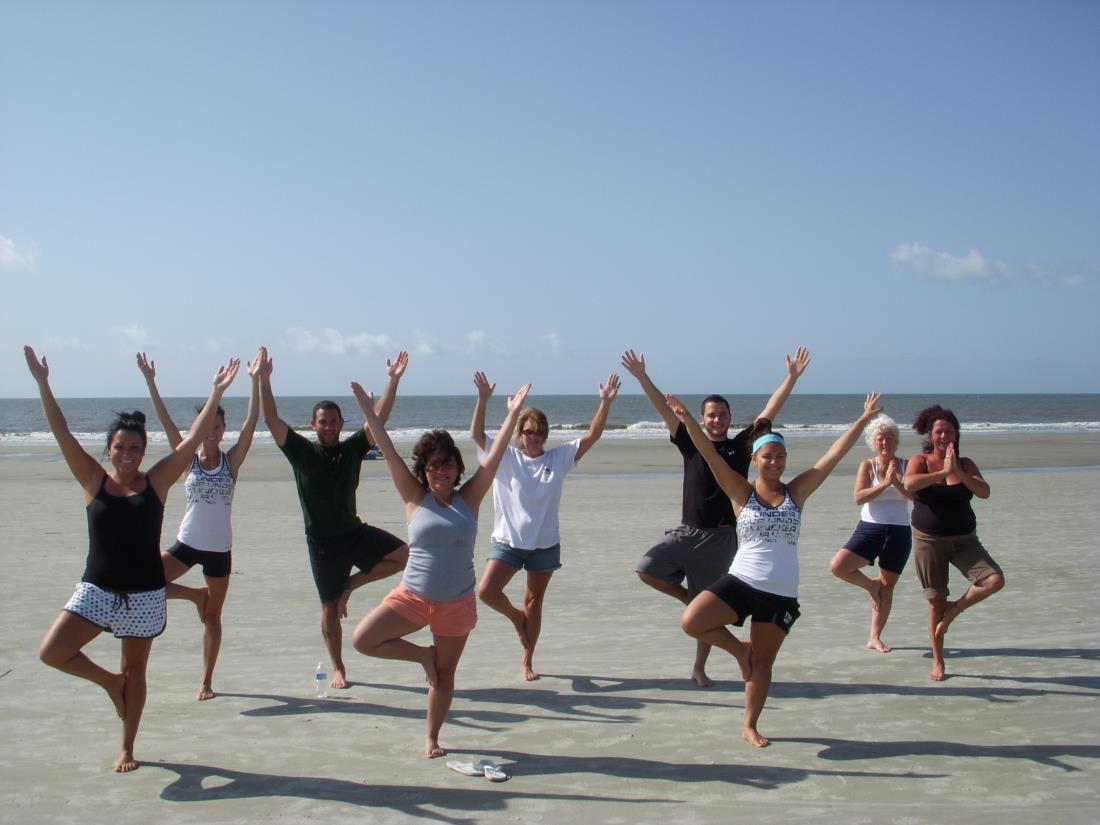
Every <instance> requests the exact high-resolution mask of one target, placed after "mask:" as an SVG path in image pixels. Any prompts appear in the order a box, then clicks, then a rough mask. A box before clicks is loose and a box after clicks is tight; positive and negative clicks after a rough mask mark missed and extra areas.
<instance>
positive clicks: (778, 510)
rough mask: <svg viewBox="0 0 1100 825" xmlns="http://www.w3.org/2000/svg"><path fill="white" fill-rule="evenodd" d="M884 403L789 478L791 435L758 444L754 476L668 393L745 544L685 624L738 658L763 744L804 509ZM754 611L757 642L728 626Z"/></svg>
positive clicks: (791, 609) (751, 734) (749, 717)
mask: <svg viewBox="0 0 1100 825" xmlns="http://www.w3.org/2000/svg"><path fill="white" fill-rule="evenodd" d="M878 401H879V394H878V393H871V394H870V395H868V396H867V400H866V401H865V402H864V404H863V414H862V415H860V417H859V418H857V419H856V420H855V422H854V423H853V424H852V426H851V427H849V428H848V431H847V432H846V433H844V435H842V436H841V437H840V438H838V439H837V440H836V441H835V442H833V445H832V446H831V447H830V448H829V450H828V452H826V453H825V455H823V456H822V457H821V458H820V459H818V460H817V463H815V464H814V465H813V466H812V467H811V468H810V469H808V470H806V471H805V472H803V473H800V474H799V475H797V476H795V478H794V479H793V480H792V481H791V482H790V483H789V484H784V483H783V482H782V481H781V476H782V475H783V470H784V468H785V467H786V464H787V447H786V443H785V442H784V440H783V436H781V435H779V434H778V433H770V432H769V433H765V434H763V435H760V436H759V437H758V438H756V440H755V441H754V442H753V445H752V460H753V463H754V464H756V471H757V477H756V479H755V481H753V482H749V481H747V480H746V479H744V478H743V477H742V476H740V475H738V474H737V473H736V472H734V471H733V470H731V469H730V468H729V466H728V465H727V464H726V463H725V462H724V461H723V460H722V458H721V457H720V456H719V455H718V453H717V452H716V451H715V449H714V446H713V444H712V443H711V441H710V439H709V438H707V436H706V434H705V433H704V432H703V431H702V430H701V429H700V428H699V425H698V424H697V423H696V422H695V419H694V418H693V417H692V415H691V413H690V412H689V411H688V410H687V409H686V408H685V407H684V405H683V403H681V402H680V400H679V399H677V398H676V397H675V396H672V395H670V396H668V405H669V407H670V408H671V409H672V411H673V412H674V413H675V414H676V417H677V418H679V419H680V420H681V421H682V422H684V426H685V427H686V428H687V431H688V434H689V435H690V436H691V440H692V443H694V444H695V446H696V448H698V450H699V454H700V455H702V456H703V458H704V459H706V462H707V465H708V466H709V467H710V470H711V472H712V473H714V477H715V479H716V480H717V482H718V485H719V486H720V487H721V488H722V490H723V492H725V494H726V495H727V496H729V497H730V503H731V504H732V505H733V512H734V514H735V515H736V516H737V542H738V549H737V555H735V556H734V557H733V565H732V566H731V567H730V570H729V573H727V574H726V575H725V576H723V577H722V578H720V579H719V580H718V581H716V582H715V583H714V584H712V585H711V586H710V587H708V588H707V589H706V590H704V591H703V592H702V593H700V594H699V595H698V596H696V597H695V598H694V599H693V600H692V601H691V604H689V605H688V606H687V608H686V609H685V610H684V615H683V618H682V619H681V621H680V626H681V627H683V629H684V632H685V633H687V634H688V635H690V636H693V637H695V638H696V639H699V640H701V641H704V642H707V643H708V644H711V645H714V646H716V647H719V648H721V649H722V650H724V651H726V652H727V653H729V654H730V655H731V656H733V657H734V658H735V659H736V660H737V664H738V665H740V667H741V676H742V677H743V678H744V680H745V722H744V728H743V729H742V732H741V735H742V736H743V737H744V739H745V741H746V742H748V743H749V744H750V745H753V746H755V747H758V748H764V747H767V746H768V744H769V742H768V740H767V739H766V738H765V737H764V736H762V735H761V734H760V732H759V731H758V730H757V722H758V720H759V719H760V713H761V711H762V710H763V709H764V703H765V702H766V701H767V698H768V690H769V689H770V688H771V683H772V664H773V663H774V662H775V657H776V655H777V654H778V653H779V648H780V646H781V645H782V644H783V640H784V639H785V638H786V637H787V634H788V633H790V630H791V626H792V625H793V624H794V623H795V621H796V620H797V619H798V616H799V605H798V534H799V529H800V527H801V521H802V509H803V507H804V506H805V504H806V500H807V499H808V498H809V497H810V496H811V495H812V494H813V492H814V491H815V490H816V489H817V488H818V487H820V486H821V484H822V482H823V481H825V479H826V478H828V476H829V473H831V472H832V471H833V470H834V469H835V468H836V465H837V464H838V463H839V462H840V459H842V458H843V457H844V456H845V455H846V454H847V453H848V451H849V450H851V449H852V446H853V445H854V444H855V443H856V441H857V440H858V439H859V435H860V433H861V432H863V428H864V426H866V424H867V422H868V421H870V420H871V419H872V418H874V417H875V416H876V415H878V414H879V413H880V412H882V408H880V407H879V406H878ZM750 616H751V617H752V627H751V629H750V631H749V641H747V642H742V641H741V640H740V639H738V638H737V637H736V636H734V635H733V634H732V633H730V631H729V630H728V629H727V628H726V625H729V624H732V625H734V626H736V627H741V626H742V625H743V624H744V623H745V619H746V618H748V617H750Z"/></svg>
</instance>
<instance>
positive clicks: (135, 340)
mask: <svg viewBox="0 0 1100 825" xmlns="http://www.w3.org/2000/svg"><path fill="white" fill-rule="evenodd" d="M111 330H112V331H113V332H114V333H116V334H117V335H121V336H122V337H123V338H125V339H126V340H127V341H129V342H130V343H131V344H136V345H138V346H141V345H142V344H144V343H145V338H146V335H145V327H143V326H141V325H140V324H127V325H126V326H120V325H118V324H116V325H114V326H113V327H111Z"/></svg>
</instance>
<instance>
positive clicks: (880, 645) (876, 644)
mask: <svg viewBox="0 0 1100 825" xmlns="http://www.w3.org/2000/svg"><path fill="white" fill-rule="evenodd" d="M866 648H867V649H868V650H877V651H878V652H879V653H890V652H891V651H892V650H893V649H894V648H892V647H890V645H888V644H886V643H885V642H884V641H882V639H879V638H873V639H870V640H868V642H867V644H866Z"/></svg>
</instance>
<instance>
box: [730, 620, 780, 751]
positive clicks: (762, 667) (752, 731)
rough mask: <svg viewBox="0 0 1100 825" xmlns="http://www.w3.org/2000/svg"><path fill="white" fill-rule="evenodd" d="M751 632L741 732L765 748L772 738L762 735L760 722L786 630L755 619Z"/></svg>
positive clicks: (754, 744)
mask: <svg viewBox="0 0 1100 825" xmlns="http://www.w3.org/2000/svg"><path fill="white" fill-rule="evenodd" d="M750 636H751V638H752V650H751V652H750V657H751V659H752V673H751V674H750V676H749V679H748V681H747V682H745V727H744V729H743V730H742V731H741V735H742V736H743V737H744V739H745V741H746V742H748V743H749V744H750V745H753V746H754V747H757V748H766V747H767V746H768V745H770V744H771V742H769V741H768V740H767V739H766V738H765V737H764V736H761V735H760V731H759V730H758V729H757V723H758V722H759V720H760V714H761V712H762V711H763V710H764V703H765V702H766V701H767V700H768V691H769V690H771V686H772V665H773V664H774V663H775V657H776V656H777V655H778V654H779V648H780V646H781V645H782V644H783V640H784V639H786V638H787V634H786V633H784V632H783V628H781V627H780V626H779V625H777V624H772V623H771V622H756V621H754V622H753V623H752V629H751V631H750Z"/></svg>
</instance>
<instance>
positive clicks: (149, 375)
mask: <svg viewBox="0 0 1100 825" xmlns="http://www.w3.org/2000/svg"><path fill="white" fill-rule="evenodd" d="M137 365H138V369H139V370H141V374H142V375H143V376H145V380H146V381H147V382H148V381H154V380H156V377H157V365H156V362H155V361H151V360H150V359H149V356H147V355H146V354H145V353H144V352H139V353H138V354H137Z"/></svg>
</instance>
